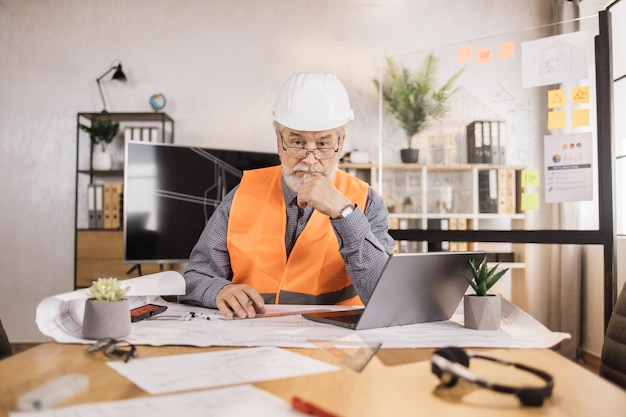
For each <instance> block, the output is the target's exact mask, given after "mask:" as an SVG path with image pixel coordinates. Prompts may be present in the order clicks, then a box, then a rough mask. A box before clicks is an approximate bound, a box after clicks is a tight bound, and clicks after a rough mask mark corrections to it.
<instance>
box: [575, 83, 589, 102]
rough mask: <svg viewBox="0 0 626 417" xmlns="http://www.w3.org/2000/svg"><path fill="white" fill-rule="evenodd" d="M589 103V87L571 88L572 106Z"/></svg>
mask: <svg viewBox="0 0 626 417" xmlns="http://www.w3.org/2000/svg"><path fill="white" fill-rule="evenodd" d="M585 103H589V86H588V85H585V86H583V87H574V88H572V104H585Z"/></svg>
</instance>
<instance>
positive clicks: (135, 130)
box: [133, 127, 141, 140]
mask: <svg viewBox="0 0 626 417" xmlns="http://www.w3.org/2000/svg"><path fill="white" fill-rule="evenodd" d="M133 140H141V128H140V127H133Z"/></svg>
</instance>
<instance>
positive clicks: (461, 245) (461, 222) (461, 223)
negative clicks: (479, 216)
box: [456, 217, 469, 251]
mask: <svg viewBox="0 0 626 417" xmlns="http://www.w3.org/2000/svg"><path fill="white" fill-rule="evenodd" d="M456 226H457V227H456V228H457V230H467V219H466V218H464V217H459V218H458V219H457V220H456ZM456 246H457V249H456V250H458V251H467V250H469V249H468V248H469V245H468V242H457V243H456Z"/></svg>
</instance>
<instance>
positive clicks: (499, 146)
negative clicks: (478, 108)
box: [491, 121, 506, 165]
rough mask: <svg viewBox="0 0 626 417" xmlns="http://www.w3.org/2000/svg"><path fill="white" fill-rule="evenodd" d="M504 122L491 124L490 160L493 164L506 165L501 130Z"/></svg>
mask: <svg viewBox="0 0 626 417" xmlns="http://www.w3.org/2000/svg"><path fill="white" fill-rule="evenodd" d="M503 125H504V122H496V121H492V122H491V158H492V161H493V163H494V164H497V165H504V164H506V158H505V150H504V136H503V135H502V133H503V132H502V130H503V127H502V126H503Z"/></svg>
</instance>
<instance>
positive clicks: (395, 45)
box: [0, 0, 604, 342]
mask: <svg viewBox="0 0 626 417" xmlns="http://www.w3.org/2000/svg"><path fill="white" fill-rule="evenodd" d="M585 3H587V4H589V5H591V4H594V3H595V2H594V0H586V1H585V2H583V3H582V4H583V5H585ZM603 3H604V2H603ZM600 6H602V5H598V9H599V8H600ZM549 19H550V2H548V1H545V0H506V1H503V0H471V1H468V0H440V1H431V0H344V1H331V0H326V1H323V0H317V1H314V0H266V1H252V0H211V1H206V0H184V1H177V2H173V1H168V0H135V1H132V2H128V1H122V0H106V1H105V0H89V1H84V0H55V1H52V0H45V1H44V0H39V1H36V0H0V57H1V58H0V121H1V123H0V158H1V159H0V177H1V178H2V183H1V184H2V185H1V186H0V187H1V191H2V196H3V198H2V199H1V200H0V242H1V243H0V265H2V276H1V278H0V317H2V320H3V322H4V324H5V327H6V330H7V332H8V334H9V337H10V339H11V340H12V341H14V342H34V341H41V340H45V339H44V338H43V337H42V336H41V334H40V333H39V331H38V329H37V327H36V325H35V322H34V319H35V308H36V306H37V304H38V303H39V301H40V300H41V299H42V298H44V297H47V296H49V295H52V294H57V293H61V292H66V291H71V290H73V259H74V253H73V249H74V231H73V226H74V178H75V177H74V170H75V137H76V113H77V112H80V111H99V110H101V104H100V98H99V95H98V91H97V87H96V83H95V82H94V81H95V79H96V78H97V77H98V76H99V75H101V74H102V73H103V72H104V71H105V70H106V69H107V68H108V66H109V65H110V63H111V62H112V61H113V60H115V59H120V60H121V61H122V63H123V65H124V71H125V72H126V74H127V76H128V78H129V82H128V83H126V84H115V83H108V82H105V83H104V86H103V87H104V91H105V95H106V97H107V102H108V110H110V111H150V107H149V105H148V98H149V96H150V95H151V94H153V93H156V92H162V93H164V94H165V96H166V97H167V99H168V103H167V106H166V107H165V111H166V112H167V113H168V114H170V115H171V116H172V117H173V118H174V119H175V120H176V141H177V142H178V143H183V144H194V145H201V146H207V147H224V148H237V149H251V150H262V151H273V150H274V142H273V137H272V135H273V133H272V129H271V124H270V123H271V118H270V109H271V106H272V104H273V101H274V97H275V93H276V92H277V90H278V88H279V87H280V85H281V83H282V82H283V81H284V80H285V79H286V78H287V77H288V76H289V75H290V74H292V73H293V72H296V71H302V70H321V71H326V72H331V73H334V74H336V75H337V76H339V77H340V78H341V79H342V80H343V81H344V83H345V84H346V86H347V88H348V90H349V92H350V95H351V98H352V102H353V103H352V104H353V107H354V108H355V112H356V116H357V120H356V121H355V122H353V123H352V124H351V126H350V131H349V135H350V141H349V143H348V147H349V148H350V147H358V148H359V149H361V150H372V149H374V148H375V146H376V145H375V142H376V140H377V137H378V113H377V111H378V103H377V97H376V91H375V88H374V87H373V84H372V82H371V79H372V78H373V77H376V75H377V74H378V68H377V66H378V63H379V62H381V59H382V57H383V56H385V55H395V54H399V53H403V52H408V51H414V50H420V49H427V48H431V47H433V46H440V45H446V44H450V43H455V42H461V41H465V40H471V39H476V38H481V37H486V36H491V35H496V34H503V33H510V32H512V31H516V30H521V29H524V28H528V27H533V26H537V25H541V24H545V23H548V22H549Z"/></svg>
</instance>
